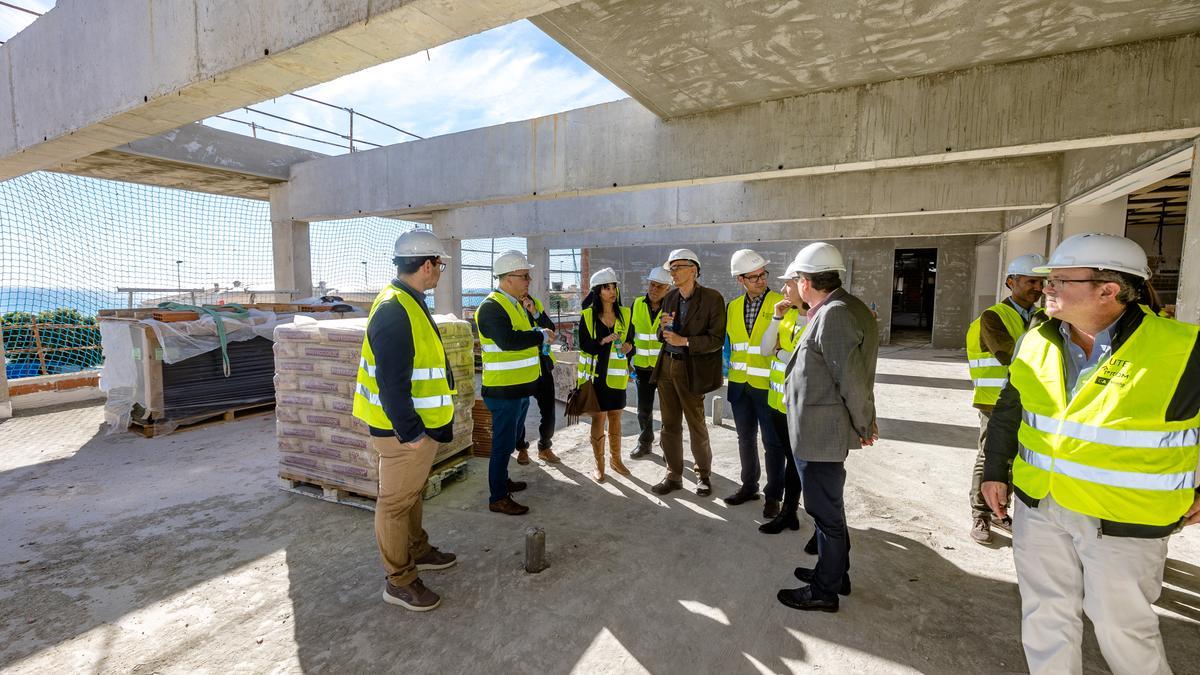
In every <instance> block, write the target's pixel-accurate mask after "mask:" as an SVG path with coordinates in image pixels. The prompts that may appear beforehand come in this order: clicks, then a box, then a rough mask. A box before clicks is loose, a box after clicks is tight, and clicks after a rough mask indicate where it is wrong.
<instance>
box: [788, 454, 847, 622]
mask: <svg viewBox="0 0 1200 675" xmlns="http://www.w3.org/2000/svg"><path fill="white" fill-rule="evenodd" d="M800 464H801V472H802V473H803V477H802V479H801V481H802V482H803V484H804V510H805V511H807V512H808V515H810V516H812V518H813V520H814V521H816V523H817V551H818V554H817V567H816V572H815V573H814V574H813V581H812V586H813V591H814V595H816V596H818V597H821V598H836V597H837V592H838V589H840V588H841V587H842V578H843V577H844V576H846V574H847V573H848V572H849V571H850V530H849V528H847V527H846V505H845V503H844V502H843V501H842V494H843V492H844V491H845V488H846V465H845V464H844V463H842V462H802V463H800Z"/></svg>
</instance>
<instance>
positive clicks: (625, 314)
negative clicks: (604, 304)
mask: <svg viewBox="0 0 1200 675" xmlns="http://www.w3.org/2000/svg"><path fill="white" fill-rule="evenodd" d="M592 309H593V308H592V307H588V308H587V309H585V310H583V313H582V315H581V316H580V325H581V326H582V328H583V329H584V330H586V331H587V332H588V335H591V336H592V337H593V338H595V336H596V318H595V313H594V312H593V311H592ZM617 309H618V310H619V313H618V316H617V322H616V324H614V325H613V333H614V334H615V335H617V339H616V340H613V341H612V343H611V347H610V348H609V352H608V367H607V368H606V369H605V373H604V384H605V386H607V387H608V388H610V389H616V390H618V391H625V388H626V387H627V386H628V385H629V359H627V358H625V354H624V352H622V351H621V345H623V344H624V343H625V338H626V337H627V336H628V335H629V331H630V330H632V328H631V327H630V325H631V316H632V311H631V310H630V309H629V308H628V307H618V308H617ZM599 361H600V359H599V356H598V355H595V354H588V353H587V352H584V351H580V352H579V365H578V366H577V367H576V371H575V382H576V384H583V383H584V382H586V381H587V380H595V379H596V375H597V374H598V373H597V372H596V366H597V364H598V363H599Z"/></svg>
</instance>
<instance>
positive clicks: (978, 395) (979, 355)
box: [967, 302, 1026, 405]
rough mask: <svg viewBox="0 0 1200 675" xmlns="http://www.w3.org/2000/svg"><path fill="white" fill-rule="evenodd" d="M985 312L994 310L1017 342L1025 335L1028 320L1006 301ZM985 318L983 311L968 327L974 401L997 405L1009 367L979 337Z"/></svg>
mask: <svg viewBox="0 0 1200 675" xmlns="http://www.w3.org/2000/svg"><path fill="white" fill-rule="evenodd" d="M985 312H995V313H996V315H997V316H999V317H1000V320H1001V321H1003V322H1004V327H1005V328H1006V329H1007V330H1008V334H1009V335H1011V336H1012V339H1013V343H1014V344H1015V343H1016V341H1017V339H1018V338H1020V337H1021V336H1022V335H1024V334H1025V330H1026V328H1025V319H1024V318H1022V317H1021V313H1020V312H1018V311H1017V310H1015V309H1013V308H1012V305H1009V304H1008V303H1007V302H998V303H996V304H994V305H992V306H991V307H989V308H987V309H986V310H985ZM982 318H983V314H980V315H979V316H977V317H975V320H974V321H972V322H971V325H970V326H968V327H967V365H968V366H969V367H970V370H971V382H972V383H973V384H974V385H975V398H973V399H972V401H971V402H972V403H974V404H980V405H996V401H998V400H1000V390H1001V389H1003V388H1004V382H1005V380H1007V379H1008V366H1006V365H1004V364H1003V363H1000V361H998V360H997V359H996V357H995V355H993V354H992V353H991V352H989V351H986V350H985V349H984V348H983V344H982V343H981V342H980V340H979V335H980V332H981V328H980V321H981V319H982Z"/></svg>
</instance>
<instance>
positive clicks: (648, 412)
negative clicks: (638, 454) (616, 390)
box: [634, 368, 658, 448]
mask: <svg viewBox="0 0 1200 675" xmlns="http://www.w3.org/2000/svg"><path fill="white" fill-rule="evenodd" d="M634 373H635V375H636V376H637V420H638V429H639V432H638V447H639V448H649V447H650V445H651V444H652V443H654V391H655V390H656V389H657V388H658V387H657V386H655V385H653V384H651V383H650V375H651V374H652V373H654V370H653V369H652V368H635V369H634Z"/></svg>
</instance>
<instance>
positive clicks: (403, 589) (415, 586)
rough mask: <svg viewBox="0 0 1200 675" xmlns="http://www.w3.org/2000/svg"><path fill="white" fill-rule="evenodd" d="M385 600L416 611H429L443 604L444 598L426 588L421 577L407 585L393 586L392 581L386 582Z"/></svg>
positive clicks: (384, 589) (390, 603)
mask: <svg viewBox="0 0 1200 675" xmlns="http://www.w3.org/2000/svg"><path fill="white" fill-rule="evenodd" d="M383 601H384V602H386V603H388V604H389V605H400V606H401V607H403V608H404V609H408V610H412V611H414V612H428V611H429V610H431V609H435V608H436V607H437V606H438V605H440V604H442V598H441V597H440V596H438V594H437V593H434V592H433V591H431V590H429V589H428V588H425V584H423V583H421V580H420V579H414V580H413V582H412V583H411V584H409V585H407V586H393V585H392V584H391V582H384V587H383Z"/></svg>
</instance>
